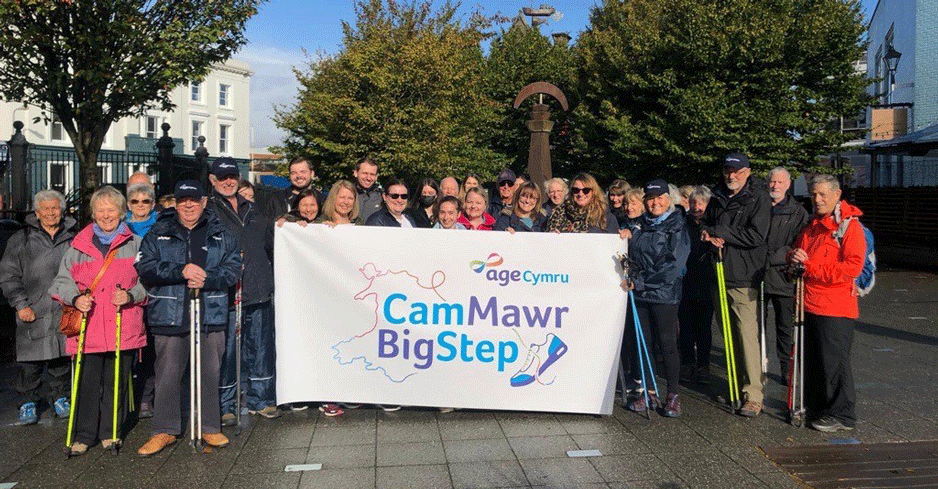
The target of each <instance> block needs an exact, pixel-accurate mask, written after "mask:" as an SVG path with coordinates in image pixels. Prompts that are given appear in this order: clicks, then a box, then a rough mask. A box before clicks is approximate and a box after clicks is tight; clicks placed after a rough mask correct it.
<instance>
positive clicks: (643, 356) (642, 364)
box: [629, 290, 658, 416]
mask: <svg viewBox="0 0 938 489" xmlns="http://www.w3.org/2000/svg"><path fill="white" fill-rule="evenodd" d="M629 302H630V303H631V304H632V319H633V320H634V322H635V338H636V340H635V349H636V350H637V354H638V366H639V370H641V372H642V386H643V387H644V388H645V390H644V394H645V415H646V416H647V415H648V406H649V405H650V404H651V396H649V394H648V388H649V385H648V382H647V381H646V377H645V370H646V369H647V370H648V375H649V376H650V377H651V384H652V385H651V386H653V387H654V390H655V392H658V381H657V380H655V369H654V367H653V366H652V361H651V357H650V356H649V355H648V345H647V344H646V343H645V334H644V333H643V332H642V325H641V322H640V321H639V319H638V308H637V307H635V295H634V294H633V293H632V291H631V290H629Z"/></svg>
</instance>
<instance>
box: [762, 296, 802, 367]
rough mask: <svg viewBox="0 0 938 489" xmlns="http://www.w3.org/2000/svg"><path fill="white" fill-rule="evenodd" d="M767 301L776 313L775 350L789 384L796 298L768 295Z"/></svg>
mask: <svg viewBox="0 0 938 489" xmlns="http://www.w3.org/2000/svg"><path fill="white" fill-rule="evenodd" d="M765 300H766V302H768V303H771V304H772V310H773V311H775V349H776V351H777V355H778V363H779V365H780V366H781V368H780V373H781V376H782V381H784V382H788V366H789V363H790V362H791V328H792V325H793V324H794V322H795V298H794V297H784V296H780V295H768V294H766V296H765ZM766 327H768V325H766Z"/></svg>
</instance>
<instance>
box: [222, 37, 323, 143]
mask: <svg viewBox="0 0 938 489" xmlns="http://www.w3.org/2000/svg"><path fill="white" fill-rule="evenodd" d="M234 57H235V58H236V59H239V60H241V61H244V62H246V63H248V64H249V65H250V69H251V71H253V72H254V76H253V77H252V78H251V125H252V126H254V141H253V144H252V147H254V148H265V147H267V146H271V145H277V144H280V143H281V142H283V138H284V136H285V134H284V132H283V131H281V130H280V129H279V128H277V126H276V125H274V121H273V116H274V106H283V105H292V104H293V103H294V102H295V101H296V95H297V90H298V88H299V85H298V84H297V81H296V76H295V75H294V74H293V67H299V68H302V67H303V66H304V65H305V64H306V57H305V55H304V54H303V53H302V52H301V51H285V50H282V49H279V48H275V47H271V46H263V45H256V44H249V45H247V46H245V47H244V48H242V49H241V50H240V51H238V54H237V55H235V56H234Z"/></svg>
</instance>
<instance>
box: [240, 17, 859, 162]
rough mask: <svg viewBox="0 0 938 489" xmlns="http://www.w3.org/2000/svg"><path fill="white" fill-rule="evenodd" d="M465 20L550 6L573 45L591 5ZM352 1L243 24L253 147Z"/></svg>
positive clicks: (551, 25)
mask: <svg viewBox="0 0 938 489" xmlns="http://www.w3.org/2000/svg"><path fill="white" fill-rule="evenodd" d="M862 2H863V6H864V8H865V9H866V11H867V15H870V14H872V11H873V8H874V7H875V6H876V0H862ZM463 3H464V6H463V7H462V11H463V12H464V15H468V13H469V12H470V11H471V10H472V9H473V8H479V9H481V10H482V11H483V12H484V13H485V14H487V15H489V14H495V13H501V14H502V15H505V16H514V15H516V14H517V13H518V11H519V10H520V9H521V7H537V6H540V5H541V4H542V3H549V4H550V5H552V6H553V7H554V8H555V9H557V11H558V12H559V13H560V14H561V15H558V16H557V17H558V18H556V19H551V20H549V22H548V23H547V25H546V26H545V27H544V28H543V31H544V32H545V33H550V32H569V33H570V35H572V36H573V38H574V39H575V38H576V36H577V34H578V33H579V32H580V31H582V30H583V29H584V28H586V26H587V24H589V10H590V7H591V6H593V5H595V4H596V3H597V2H596V0H554V1H553V2H547V1H543V2H542V1H538V2H536V3H535V2H527V1H510V0H474V1H472V0H467V1H464V2H463ZM354 4H355V1H354V0H269V1H268V2H267V3H265V4H263V5H262V6H261V8H260V11H259V12H258V14H257V15H256V16H255V17H254V18H252V19H251V20H250V21H249V22H248V27H247V39H248V42H249V44H248V45H247V46H245V47H244V48H242V49H241V51H240V52H239V53H238V54H237V55H236V56H235V57H236V58H238V59H241V60H244V61H247V62H248V63H249V64H250V65H251V69H252V70H253V71H254V73H255V74H254V77H253V78H252V80H251V125H252V126H254V137H253V143H252V147H254V148H263V147H266V146H269V145H274V144H278V143H279V142H280V141H281V140H282V137H283V133H282V132H281V131H280V130H279V129H277V128H276V127H275V126H274V124H273V122H272V121H271V120H270V118H271V116H272V115H273V113H274V111H273V106H275V105H278V106H284V105H286V106H288V105H290V104H292V103H293V102H294V100H295V99H296V94H297V83H296V77H295V76H294V74H293V72H292V68H293V67H298V68H301V69H302V68H303V67H304V66H305V63H306V59H307V58H306V56H304V54H303V52H304V50H305V51H306V52H307V53H308V54H309V55H310V56H313V57H315V56H316V55H317V53H327V54H332V53H335V52H336V51H338V49H339V47H340V45H341V42H342V21H343V20H345V21H349V22H351V21H354V19H355V10H354Z"/></svg>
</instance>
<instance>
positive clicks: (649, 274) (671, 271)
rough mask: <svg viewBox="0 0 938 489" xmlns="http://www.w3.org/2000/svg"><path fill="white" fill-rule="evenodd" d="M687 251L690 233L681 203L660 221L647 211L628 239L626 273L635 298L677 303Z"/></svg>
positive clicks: (642, 300)
mask: <svg viewBox="0 0 938 489" xmlns="http://www.w3.org/2000/svg"><path fill="white" fill-rule="evenodd" d="M688 255H690V236H688V234H687V224H686V222H685V219H684V212H683V210H681V208H680V207H678V208H676V210H675V211H674V212H672V213H671V215H669V216H668V217H666V218H665V219H664V221H662V222H661V223H659V224H654V220H653V219H652V218H650V217H647V215H646V217H645V218H643V219H642V220H641V224H640V225H639V227H638V229H637V230H636V231H634V232H633V234H632V239H631V240H629V261H630V262H631V269H630V270H629V275H630V276H631V277H632V282H633V283H634V284H635V300H636V301H639V302H650V303H654V304H678V303H680V302H681V283H682V278H683V277H684V270H685V267H686V266H687V257H688Z"/></svg>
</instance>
